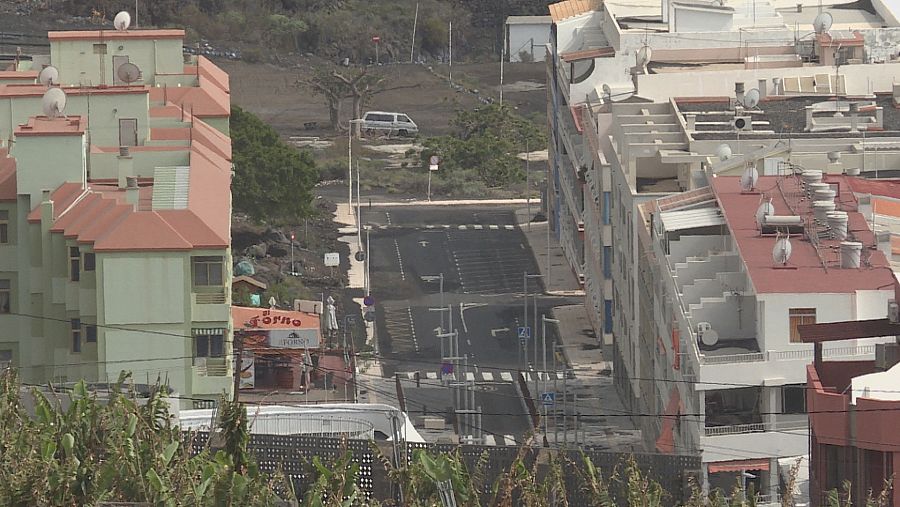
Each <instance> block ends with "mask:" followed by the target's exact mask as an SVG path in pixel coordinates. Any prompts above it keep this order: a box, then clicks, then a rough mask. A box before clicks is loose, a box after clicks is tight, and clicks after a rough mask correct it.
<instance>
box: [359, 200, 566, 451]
mask: <svg viewBox="0 0 900 507" xmlns="http://www.w3.org/2000/svg"><path fill="white" fill-rule="evenodd" d="M362 221H363V223H364V224H369V225H370V226H371V229H370V231H371V232H370V237H369V244H370V246H369V252H370V263H371V268H370V273H371V275H370V276H371V281H372V294H373V296H374V297H375V299H376V308H377V312H376V315H377V322H376V325H377V331H378V337H379V352H380V354H381V355H382V357H384V358H385V361H384V368H385V375H386V376H393V375H394V374H395V373H399V374H400V375H401V376H407V375H412V372H419V378H420V385H421V389H407V390H406V393H405V395H406V398H407V404H408V405H409V406H423V405H428V406H429V407H430V408H429V410H435V411H440V410H442V409H443V410H445V412H446V407H450V406H452V400H451V391H450V389H443V390H442V389H436V388H437V387H438V386H440V385H441V380H440V370H441V366H442V362H441V358H442V357H443V356H445V355H450V354H449V351H448V350H449V349H448V348H449V346H450V345H449V340H448V339H446V338H445V339H441V338H438V337H437V332H436V329H440V328H441V327H443V329H445V330H448V331H449V329H450V326H451V322H450V319H451V313H452V328H453V329H454V330H456V331H458V333H459V335H458V336H459V338H458V350H459V355H460V356H466V357H467V361H466V362H467V364H468V368H467V371H466V372H465V374H464V373H463V372H459V377H460V378H462V377H463V376H465V377H467V378H469V379H470V380H473V381H474V382H475V385H476V405H480V406H482V407H483V408H484V411H485V412H489V413H491V414H496V415H490V416H485V417H484V418H483V420H482V427H483V429H484V431H485V432H486V433H489V434H494V435H507V436H509V435H512V436H514V437H515V438H516V439H518V438H519V437H521V435H522V434H524V433H525V432H526V431H527V430H528V429H529V419H528V418H527V416H526V415H525V413H524V410H525V409H524V405H523V403H522V400H521V397H520V395H519V393H518V391H517V389H516V388H515V385H514V384H513V382H512V381H513V379H514V378H515V376H516V375H517V372H518V371H519V370H525V371H528V370H529V368H530V367H531V363H532V361H533V358H534V355H533V352H534V349H532V348H530V347H529V348H528V351H527V358H528V360H525V359H524V357H523V356H524V354H523V349H522V347H521V342H520V339H519V338H518V336H517V333H516V330H517V328H518V327H519V326H522V325H523V318H524V310H523V298H522V293H523V274H524V273H526V272H527V273H535V272H537V266H536V265H535V261H534V257H533V255H532V252H531V250H530V249H529V247H528V244H527V242H526V240H525V237H524V235H523V234H522V232H521V231H520V230H519V228H518V226H517V225H516V224H515V216H514V213H513V209H512V208H510V207H502V206H490V207H487V206H454V207H447V206H440V207H438V206H434V207H427V206H416V207H392V208H388V207H377V206H376V207H372V208H364V209H363V215H362ZM441 275H443V289H444V290H443V295H442V294H441V292H440V287H441V282H440V278H441ZM528 285H529V293H530V294H534V293H541V292H542V291H543V287H542V284H541V281H540V279H530V280H529V281H528ZM563 302H565V301H564V300H563V301H561V300H560V298H545V297H543V296H541V297H538V299H537V312H538V313H537V314H538V316H540V315H541V314H547V315H548V316H549V314H550V309H551V308H552V306H555V305H557V304H562V303H563ZM442 303H443V304H442ZM528 303H529V308H528V312H529V321H532V322H533V318H534V313H533V312H534V310H533V305H534V304H535V303H534V300H533V298H529V300H528ZM442 306H443V307H444V308H446V307H447V306H450V307H451V308H452V312H449V311H437V309H438V308H440V307H442ZM442 320H443V322H442ZM532 326H533V324H532ZM539 331H540V317H539V318H538V333H537V334H540V332H539ZM547 331H548V338H547V354H548V355H547V358H548V366H550V364H551V363H552V353H551V350H552V343H553V342H554V340H555V334H554V333H555V332H556V331H555V326H547ZM532 334H534V333H532ZM442 341H443V343H442ZM534 342H535V340H529V341H527V344H528V345H531V344H533V343H534ZM538 343H540V341H539V340H538ZM442 348H443V354H442ZM538 351H539V353H540V352H541V348H540V347H539V348H538ZM542 362H543V361H542V359H539V361H538V363H539V364H540V363H542ZM425 390H428V392H429V394H428V395H427V398H426V397H425V395H424V393H422V399H417V392H418V391H425ZM444 391H445V392H446V401H445V402H443V403H442V402H441V400H440V399H436V398H435V396H438V397H440V395H441V393H442V392H444ZM436 393H437V394H436Z"/></svg>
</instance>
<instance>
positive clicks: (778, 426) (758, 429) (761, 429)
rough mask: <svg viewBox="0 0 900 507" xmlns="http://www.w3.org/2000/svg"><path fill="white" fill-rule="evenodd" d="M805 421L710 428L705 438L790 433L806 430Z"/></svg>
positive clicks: (707, 428) (706, 430)
mask: <svg viewBox="0 0 900 507" xmlns="http://www.w3.org/2000/svg"><path fill="white" fill-rule="evenodd" d="M808 427H809V425H808V424H807V423H806V421H775V423H774V424H770V423H764V422H760V423H749V424H733V425H731V426H711V427H706V428H705V433H706V436H708V437H715V436H721V435H740V434H744V433H765V432H767V431H792V430H802V429H806V428H808Z"/></svg>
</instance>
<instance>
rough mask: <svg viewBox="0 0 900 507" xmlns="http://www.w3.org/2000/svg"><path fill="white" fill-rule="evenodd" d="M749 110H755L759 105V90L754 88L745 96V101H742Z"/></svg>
mask: <svg viewBox="0 0 900 507" xmlns="http://www.w3.org/2000/svg"><path fill="white" fill-rule="evenodd" d="M741 103H742V104H743V105H744V107H745V108H747V109H753V108H754V107H756V106H757V104H759V90H758V89H756V88H754V89H752V90H750V91H749V92H747V93H745V94H744V99H743V100H742V101H741Z"/></svg>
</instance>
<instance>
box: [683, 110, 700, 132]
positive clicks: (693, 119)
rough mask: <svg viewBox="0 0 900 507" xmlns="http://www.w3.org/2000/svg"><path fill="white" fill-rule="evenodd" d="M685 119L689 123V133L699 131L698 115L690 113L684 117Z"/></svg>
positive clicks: (687, 127)
mask: <svg viewBox="0 0 900 507" xmlns="http://www.w3.org/2000/svg"><path fill="white" fill-rule="evenodd" d="M684 119H685V120H686V122H687V126H686V129H687V131H688V132H694V131H696V130H697V115H696V114H695V113H688V114H686V115H684Z"/></svg>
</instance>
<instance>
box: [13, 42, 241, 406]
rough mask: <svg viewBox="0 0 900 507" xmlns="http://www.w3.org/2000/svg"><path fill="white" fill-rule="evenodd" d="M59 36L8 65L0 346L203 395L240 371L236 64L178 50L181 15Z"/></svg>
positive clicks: (46, 374)
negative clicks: (231, 81) (48, 74)
mask: <svg viewBox="0 0 900 507" xmlns="http://www.w3.org/2000/svg"><path fill="white" fill-rule="evenodd" d="M49 39H50V43H51V45H50V55H49V56H47V55H36V56H34V57H33V59H32V60H31V65H30V66H29V65H28V61H27V60H26V61H22V62H20V63H19V65H18V68H16V69H6V70H5V71H3V72H0V76H3V77H4V80H3V81H0V361H5V362H8V363H9V364H11V365H13V366H15V367H18V368H20V372H21V377H22V379H23V381H24V382H28V383H40V382H47V381H57V382H59V381H73V380H77V379H82V378H83V379H86V380H88V381H94V382H106V381H114V380H115V379H116V378H117V377H118V375H119V372H120V371H122V370H127V371H131V372H132V373H133V374H134V377H135V380H136V382H150V383H153V382H155V381H156V379H160V380H161V381H163V382H167V383H168V384H169V385H170V386H171V388H172V389H174V390H175V391H176V392H177V393H178V394H179V395H180V396H182V397H183V398H182V399H183V403H182V406H183V407H190V406H204V405H207V404H208V403H209V401H210V400H214V399H216V398H217V397H218V396H219V395H221V394H222V393H223V392H228V391H230V389H231V383H232V382H231V374H232V360H231V359H232V358H231V353H232V336H233V333H232V331H233V326H232V322H231V316H230V303H231V301H230V299H231V296H230V290H229V287H230V285H231V278H232V271H231V266H232V259H231V248H230V243H231V190H230V184H231V173H232V164H231V141H230V139H229V137H228V116H229V111H230V97H229V88H228V86H229V85H228V76H227V75H226V74H225V73H224V72H222V71H221V70H220V69H218V68H217V67H216V66H215V65H214V64H212V63H211V62H210V61H209V60H206V59H205V58H203V57H185V56H183V55H182V47H183V46H182V45H183V39H184V31H183V30H123V31H116V30H102V31H70V32H50V34H49ZM125 64H132V65H134V66H136V68H137V69H138V71H137V72H131V73H130V74H129V73H125V72H120V70H121V68H122V66H123V65H125ZM48 65H52V66H53V67H54V68H55V69H57V70H58V78H57V79H56V80H55V81H54V82H53V83H52V84H51V85H50V86H47V85H45V84H41V82H40V81H39V79H38V74H37V73H38V72H39V71H41V70H42V69H43V68H45V67H46V66H48ZM133 69H134V67H131V70H132V71H133ZM0 70H2V69H0ZM123 76H124V79H123ZM17 77H19V78H18V79H17ZM135 78H136V79H135ZM57 81H58V82H57ZM126 81H127V82H126ZM51 87H59V88H61V89H62V90H63V92H65V95H66V104H65V108H64V110H63V111H62V113H61V114H52V111H51V114H50V115H49V117H48V115H47V111H46V110H45V108H44V107H43V106H42V99H43V97H44V95H45V94H46V93H47V91H48V89H49V88H51Z"/></svg>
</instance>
